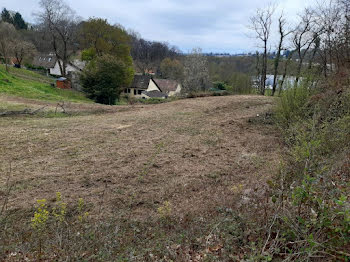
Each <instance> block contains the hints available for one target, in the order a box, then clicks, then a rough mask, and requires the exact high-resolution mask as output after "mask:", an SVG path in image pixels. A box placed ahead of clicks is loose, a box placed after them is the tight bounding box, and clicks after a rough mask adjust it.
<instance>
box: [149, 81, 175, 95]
mask: <svg viewBox="0 0 350 262" xmlns="http://www.w3.org/2000/svg"><path fill="white" fill-rule="evenodd" d="M153 81H154V82H155V83H156V85H157V86H158V87H159V88H160V90H161V91H162V92H163V93H169V92H171V91H173V92H174V91H176V89H177V86H178V84H179V83H178V82H177V81H175V80H170V79H153Z"/></svg>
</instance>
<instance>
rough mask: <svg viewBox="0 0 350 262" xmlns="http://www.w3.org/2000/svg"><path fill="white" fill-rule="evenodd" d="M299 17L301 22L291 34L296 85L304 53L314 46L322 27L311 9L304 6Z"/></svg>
mask: <svg viewBox="0 0 350 262" xmlns="http://www.w3.org/2000/svg"><path fill="white" fill-rule="evenodd" d="M300 18H301V22H300V23H299V24H298V26H297V28H296V29H295V31H294V35H293V45H294V49H295V53H296V54H297V56H298V60H297V62H298V65H297V72H296V79H295V84H296V85H297V84H298V82H299V79H300V75H301V70H302V66H303V63H304V62H305V58H306V55H307V54H308V52H309V51H310V49H311V48H312V47H314V48H316V43H317V42H316V40H317V39H318V38H319V35H320V34H321V33H322V31H323V28H322V27H319V26H318V24H317V20H316V16H315V12H314V11H313V10H312V9H310V8H306V9H305V10H304V13H303V14H302V15H301V16H300Z"/></svg>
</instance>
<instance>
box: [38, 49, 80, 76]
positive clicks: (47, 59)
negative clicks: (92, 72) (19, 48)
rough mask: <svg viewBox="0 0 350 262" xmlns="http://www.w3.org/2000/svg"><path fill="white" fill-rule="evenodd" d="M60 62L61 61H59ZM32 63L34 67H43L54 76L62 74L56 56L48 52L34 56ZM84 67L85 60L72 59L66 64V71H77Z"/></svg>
mask: <svg viewBox="0 0 350 262" xmlns="http://www.w3.org/2000/svg"><path fill="white" fill-rule="evenodd" d="M61 64H62V63H61ZM33 65H34V66H36V67H43V68H45V69H46V70H47V73H48V74H50V75H54V76H62V75H61V70H60V66H59V63H58V59H57V57H56V56H55V55H54V54H52V53H50V54H48V55H44V54H40V55H38V56H36V57H34V60H33ZM84 67H85V62H83V61H80V60H74V61H72V62H69V63H68V64H67V65H66V73H67V74H68V73H71V72H79V71H82V70H83V69H84Z"/></svg>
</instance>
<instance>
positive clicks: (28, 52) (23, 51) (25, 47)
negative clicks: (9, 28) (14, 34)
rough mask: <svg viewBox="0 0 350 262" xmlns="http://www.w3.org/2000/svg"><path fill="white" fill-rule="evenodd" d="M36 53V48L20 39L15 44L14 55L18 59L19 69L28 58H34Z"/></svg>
mask: <svg viewBox="0 0 350 262" xmlns="http://www.w3.org/2000/svg"><path fill="white" fill-rule="evenodd" d="M35 53H36V48H35V46H34V45H33V44H32V43H30V42H27V41H24V40H20V39H18V40H17V41H16V42H15V43H14V47H13V54H14V56H15V58H16V61H17V64H18V66H19V67H21V66H22V62H23V60H24V59H26V58H32V57H33V56H34V55H35Z"/></svg>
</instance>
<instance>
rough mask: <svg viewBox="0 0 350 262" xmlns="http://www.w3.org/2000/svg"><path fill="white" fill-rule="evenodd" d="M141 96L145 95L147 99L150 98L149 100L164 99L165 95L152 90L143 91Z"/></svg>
mask: <svg viewBox="0 0 350 262" xmlns="http://www.w3.org/2000/svg"><path fill="white" fill-rule="evenodd" d="M142 94H143V95H146V96H148V97H151V98H157V97H158V98H166V97H167V95H166V94H164V93H162V92H160V91H158V90H152V91H143V92H142Z"/></svg>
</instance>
